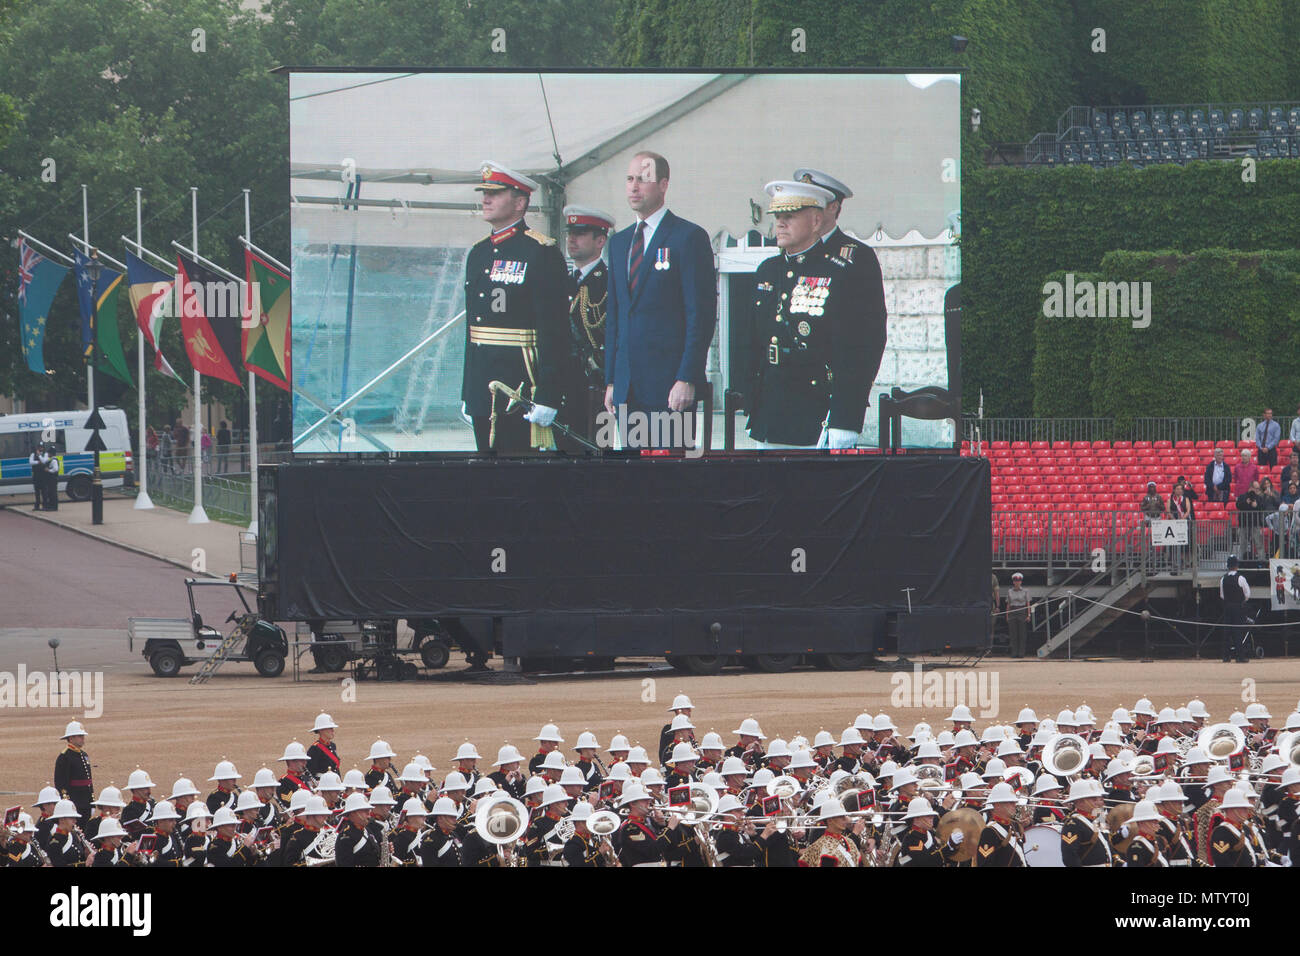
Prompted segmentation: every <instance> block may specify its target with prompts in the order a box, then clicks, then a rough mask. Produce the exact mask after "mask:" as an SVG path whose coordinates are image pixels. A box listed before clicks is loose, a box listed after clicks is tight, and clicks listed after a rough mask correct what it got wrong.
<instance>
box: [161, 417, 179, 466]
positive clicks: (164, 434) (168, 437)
mask: <svg viewBox="0 0 1300 956" xmlns="http://www.w3.org/2000/svg"><path fill="white" fill-rule="evenodd" d="M158 461H159V463H160V464H161V466H162V469H163V471H168V472H170V471H171V470H172V467H173V465H174V464H175V462H173V461H172V430H171V429H170V428H168V427H166V426H165V425H164V426H163V429H162V431H160V432H159V433H158Z"/></svg>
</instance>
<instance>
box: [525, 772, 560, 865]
mask: <svg viewBox="0 0 1300 956" xmlns="http://www.w3.org/2000/svg"><path fill="white" fill-rule="evenodd" d="M568 808H569V795H568V794H566V793H565V792H564V788H563V787H561V786H560V785H559V784H557V783H553V784H550V785H549V786H548V787H547V788H546V790H545V791H544V792H543V793H542V799H541V803H540V804H539V805H538V811H539V812H538V813H537V814H535V815H534V817H533V820H532V822H531V823H529V824H528V829H527V831H526V832H525V835H524V859H525V860H526V861H527V865H528V866H544V865H546V864H548V863H549V862H550V855H549V854H548V853H547V847H546V838H547V837H548V836H550V835H551V831H552V830H554V829H555V825H556V824H557V823H559V822H560V819H561V818H562V817H563V816H564V814H565V812H566V811H567V810H568Z"/></svg>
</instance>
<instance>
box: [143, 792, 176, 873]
mask: <svg viewBox="0 0 1300 956" xmlns="http://www.w3.org/2000/svg"><path fill="white" fill-rule="evenodd" d="M180 819H181V815H180V814H179V813H177V812H176V808H175V807H174V806H173V805H172V804H171V802H170V801H168V800H159V801H158V802H157V803H156V804H154V808H153V813H151V814H149V823H150V824H151V825H152V826H153V836H154V846H153V852H152V853H151V854H150V855H149V858H148V865H149V866H172V867H179V866H183V865H184V864H185V847H184V844H182V843H181V839H180V837H179V836H178V835H177V833H176V825H177V823H179V822H180Z"/></svg>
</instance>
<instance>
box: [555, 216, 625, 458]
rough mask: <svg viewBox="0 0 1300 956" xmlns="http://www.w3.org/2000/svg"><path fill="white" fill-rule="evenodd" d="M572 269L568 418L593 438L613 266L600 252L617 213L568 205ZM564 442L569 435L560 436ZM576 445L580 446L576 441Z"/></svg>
mask: <svg viewBox="0 0 1300 956" xmlns="http://www.w3.org/2000/svg"><path fill="white" fill-rule="evenodd" d="M564 224H565V227H566V230H565V244H566V247H567V249H568V252H569V258H570V259H572V260H573V271H572V272H570V273H569V285H568V292H569V340H570V343H571V348H572V351H571V354H570V356H569V358H568V362H569V365H568V369H567V370H566V374H565V385H564V417H565V424H567V425H568V426H570V427H571V428H573V429H575V430H576V431H577V432H578V433H579V434H582V435H585V436H586V437H587V438H588V439H590V440H592V441H595V438H596V415H597V414H598V413H599V412H600V411H601V410H602V409H603V408H604V404H605V307H606V302H607V299H608V295H609V268H608V266H606V265H605V260H604V259H602V258H601V253H602V252H603V251H604V249H605V243H606V242H607V241H608V239H609V231H610V230H611V229H613V228H614V217H613V216H611V215H610V214H609V213H607V212H602V211H601V210H599V209H591V208H589V207H587V206H565V207H564ZM557 440H558V441H559V444H560V447H561V448H565V447H566V445H565V439H564V438H563V437H561V436H557ZM574 450H579V449H577V448H576V447H575V448H574Z"/></svg>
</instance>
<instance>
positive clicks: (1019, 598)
mask: <svg viewBox="0 0 1300 956" xmlns="http://www.w3.org/2000/svg"><path fill="white" fill-rule="evenodd" d="M1024 580H1025V576H1024V575H1023V574H1021V573H1020V572H1019V571H1017V572H1016V573H1015V574H1013V575H1011V589H1010V590H1009V591H1007V632H1008V633H1009V634H1010V637H1011V656H1012V657H1024V656H1025V630H1026V628H1027V627H1028V625H1029V592H1028V591H1026V590H1025V589H1024V588H1023V587H1021V586H1020V585H1021V583H1022V582H1023V581H1024Z"/></svg>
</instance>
